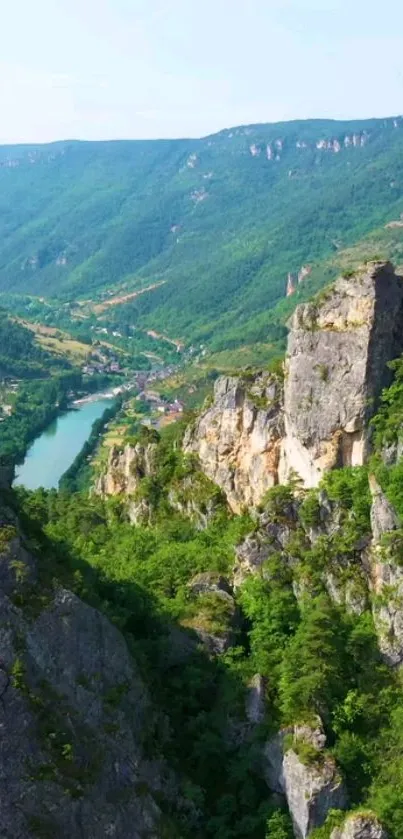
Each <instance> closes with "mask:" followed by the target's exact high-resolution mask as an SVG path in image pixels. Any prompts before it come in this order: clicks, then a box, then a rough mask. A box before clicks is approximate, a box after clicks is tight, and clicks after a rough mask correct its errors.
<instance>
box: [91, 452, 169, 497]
mask: <svg viewBox="0 0 403 839" xmlns="http://www.w3.org/2000/svg"><path fill="white" fill-rule="evenodd" d="M155 452H156V445H155V443H136V444H135V445H134V446H131V445H130V444H127V445H125V446H124V447H123V448H120V447H119V446H111V448H110V450H109V455H108V461H107V464H106V468H105V469H104V470H102V472H101V474H100V475H99V476H98V478H97V481H96V483H95V487H94V492H95V493H96V494H97V495H121V494H124V495H133V494H134V493H135V492H136V490H137V488H138V485H139V481H140V480H141V478H144V477H145V476H146V475H152V474H153V473H154V471H155Z"/></svg>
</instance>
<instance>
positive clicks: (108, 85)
mask: <svg viewBox="0 0 403 839" xmlns="http://www.w3.org/2000/svg"><path fill="white" fill-rule="evenodd" d="M0 2H1V7H2V9H1V12H2V14H1V18H2V19H1V31H0V143H16V142H48V141H52V140H60V139H71V138H77V139H112V138H152V137H189V136H192V137H194V136H204V135H206V134H210V133H213V132H214V131H218V130H220V129H222V128H226V127H232V126H234V125H241V124H249V123H253V122H275V121H279V120H288V119H303V118H310V117H333V118H343V119H350V118H351V119H358V118H366V117H371V116H391V115H396V114H400V113H402V112H403V3H402V0H382V2H379V0H35V2H33V0H11V2H10V0H0Z"/></svg>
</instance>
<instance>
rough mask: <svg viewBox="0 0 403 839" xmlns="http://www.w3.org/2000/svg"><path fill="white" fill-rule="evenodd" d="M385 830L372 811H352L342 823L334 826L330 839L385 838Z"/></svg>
mask: <svg viewBox="0 0 403 839" xmlns="http://www.w3.org/2000/svg"><path fill="white" fill-rule="evenodd" d="M387 836H388V834H387V832H386V830H385V828H384V827H383V825H382V824H381V823H380V821H379V820H378V819H377V817H376V816H375V814H374V813H371V812H369V811H368V810H366V811H365V812H364V813H352V814H351V815H349V816H347V818H346V820H345V822H344V824H343V825H342V826H341V827H340V828H339V827H336V828H335V829H334V830H333V831H332V833H331V836H330V839H387Z"/></svg>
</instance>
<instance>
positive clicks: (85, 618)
mask: <svg viewBox="0 0 403 839" xmlns="http://www.w3.org/2000/svg"><path fill="white" fill-rule="evenodd" d="M11 516H12V514H10V513H7V511H4V510H3V511H2V517H3V521H4V520H5V519H7V518H10V517H11ZM6 526H9V527H10V526H11V525H3V526H2V529H3V528H4V527H6ZM13 526H15V525H13ZM17 539H19V540H21V536H20V535H14V536H13V538H12V539H11V541H10V546H9V548H8V549H6V551H4V550H3V553H2V557H1V559H2V565H5V563H6V562H7V557H8V560H9V563H10V565H11V566H13V567H12V569H11V571H12V573H11V572H10V574H9V575H8V576H7V575H6V574H5V573H3V571H4V568H3V570H2V574H1V577H0V589H1V590H0V612H1V621H0V646H1V659H0V696H1V702H0V705H1V707H0V714H1V721H0V726H1V749H0V778H1V779H2V806H1V813H0V833H1V834H2V835H4V836H10V837H11V836H18V837H20V839H31V837H33V836H39V835H40V836H54V837H58V836H60V837H62V836H69V837H72V839H80V837H82V836H86V837H88V839H97V838H98V837H99V836H107V835H108V836H109V835H113V836H114V837H116V839H126V837H131V838H132V839H145V837H151V836H158V835H159V828H158V825H159V820H160V810H159V806H158V805H157V803H156V800H155V799H156V797H157V795H158V796H161V795H162V796H164V795H165V794H167V795H168V796H170V795H173V794H174V793H173V786H172V784H173V780H172V776H171V775H170V773H169V772H168V771H167V769H166V767H164V766H163V765H162V763H160V762H153V761H151V760H150V759H147V758H146V757H145V754H144V750H143V745H142V744H143V741H144V737H145V736H147V731H148V729H149V726H150V725H153V712H152V709H151V705H150V702H149V699H148V696H147V692H146V690H145V688H144V685H143V683H142V680H141V677H140V675H139V673H138V671H137V669H136V666H135V664H134V663H133V661H132V659H131V658H130V655H129V652H128V649H127V646H126V643H125V641H124V639H123V637H122V636H121V634H120V633H119V632H118V630H117V629H116V628H115V627H113V626H112V625H111V624H110V623H109V621H108V620H107V619H106V618H105V617H104V616H103V615H102V614H100V613H99V612H98V611H96V610H95V609H93V608H91V607H90V606H88V605H86V604H85V603H83V602H82V601H81V600H80V599H79V598H78V597H77V596H76V595H74V594H72V593H71V592H69V591H67V590H65V589H63V588H60V587H56V588H55V589H54V588H52V587H49V588H48V587H47V586H46V585H44V582H43V580H42V581H41V589H40V591H38V590H37V585H36V582H35V581H36V570H35V562H34V559H33V558H32V557H31V556H30V555H29V554H28V552H27V551H26V550H25V549H24V547H23V545H22V543H21V541H20V543H19V545H17V541H16V540H17ZM17 549H18V551H19V553H18V559H15V555H16V551H17ZM7 550H8V551H9V552H11V553H10V554H9V555H8V554H7ZM13 557H14V559H13ZM16 562H18V565H17V566H16V567H15V563H16ZM15 571H17V575H16V580H15V585H14V588H13V586H12V579H13V574H14V573H15Z"/></svg>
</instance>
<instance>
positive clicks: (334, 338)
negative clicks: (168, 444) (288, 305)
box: [184, 263, 403, 512]
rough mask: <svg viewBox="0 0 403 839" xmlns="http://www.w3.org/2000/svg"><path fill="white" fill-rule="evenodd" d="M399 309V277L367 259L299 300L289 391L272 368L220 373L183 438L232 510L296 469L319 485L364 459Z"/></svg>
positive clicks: (397, 345)
mask: <svg viewBox="0 0 403 839" xmlns="http://www.w3.org/2000/svg"><path fill="white" fill-rule="evenodd" d="M402 311H403V281H402V278H401V277H398V276H396V274H395V273H394V269H393V267H392V265H390V264H389V263H370V264H368V265H367V266H366V268H365V269H363V270H362V271H361V272H358V273H357V274H356V275H354V276H352V277H348V278H347V277H342V278H341V279H339V280H338V281H337V282H336V283H335V284H334V285H333V286H332V287H331V288H329V289H328V290H326V291H325V292H322V293H321V295H319V296H318V298H317V299H316V300H314V301H313V302H311V303H306V304H302V305H300V306H298V307H297V308H296V310H295V312H294V315H293V317H292V319H291V321H290V324H289V326H290V334H289V339H288V348H287V355H286V364H285V383H284V395H283V393H282V387H281V385H280V383H279V381H278V380H277V379H276V378H275V377H270V376H269V375H267V374H266V375H263V374H259V375H257V376H256V377H253V376H246V375H243V376H241V377H240V378H235V377H231V378H227V377H226V378H221V379H218V381H217V382H216V384H215V389H214V400H213V404H212V405H211V406H209V407H208V408H207V409H206V410H204V411H203V412H202V414H201V416H200V417H199V418H198V420H197V421H196V423H195V425H194V426H193V428H192V429H191V430H189V431H188V432H187V434H186V436H185V441H184V445H185V450H186V451H188V452H194V453H196V454H197V455H198V458H199V460H200V464H201V468H202V470H203V471H204V472H205V474H206V475H208V477H209V478H211V480H213V481H214V482H215V483H216V484H218V486H220V487H221V488H222V489H223V491H224V492H225V494H226V496H227V499H228V502H229V504H230V506H231V507H232V509H233V510H234V511H235V512H239V511H240V510H241V509H242V508H243V507H251V506H256V505H257V504H259V502H260V501H261V500H262V497H263V496H264V494H265V492H266V491H267V489H269V488H270V487H271V486H273V485H275V484H276V483H285V482H287V480H288V478H289V476H290V475H291V474H295V473H296V474H297V475H298V476H299V477H300V478H301V480H302V482H303V484H304V485H305V487H314V486H317V484H318V483H319V481H320V479H321V477H322V475H323V473H324V472H325V471H326V470H329V469H333V468H335V467H342V466H354V465H361V464H362V463H363V462H364V461H365V458H366V457H367V454H368V451H369V445H370V433H369V419H370V417H371V416H372V414H373V412H374V410H375V408H376V405H377V400H378V397H379V395H380V392H381V390H382V388H383V386H384V385H385V384H386V383H387V382H388V380H389V375H390V373H389V369H388V367H387V362H388V361H390V360H391V359H392V358H394V357H395V356H396V355H398V354H399V351H400V350H401V348H402V345H403V340H402V337H401V336H402V327H403V314H402Z"/></svg>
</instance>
